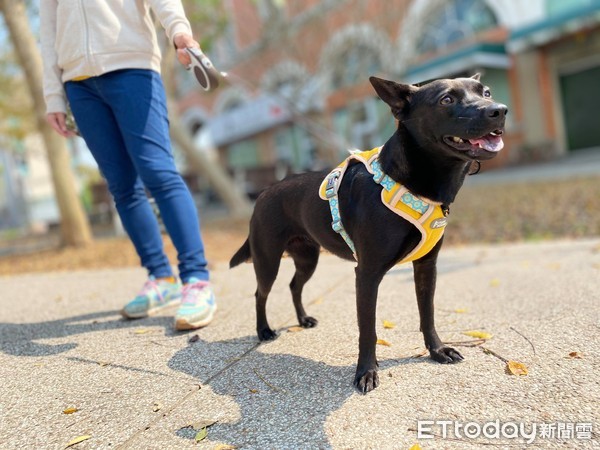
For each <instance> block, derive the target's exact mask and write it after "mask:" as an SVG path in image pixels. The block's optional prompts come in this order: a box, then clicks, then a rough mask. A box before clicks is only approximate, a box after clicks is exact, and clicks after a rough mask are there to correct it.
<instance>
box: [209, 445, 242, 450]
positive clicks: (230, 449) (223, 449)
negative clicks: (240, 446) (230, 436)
mask: <svg viewBox="0 0 600 450" xmlns="http://www.w3.org/2000/svg"><path fill="white" fill-rule="evenodd" d="M236 448H237V447H235V446H233V445H229V444H217V445H216V446H215V447H214V448H213V450H235V449H236Z"/></svg>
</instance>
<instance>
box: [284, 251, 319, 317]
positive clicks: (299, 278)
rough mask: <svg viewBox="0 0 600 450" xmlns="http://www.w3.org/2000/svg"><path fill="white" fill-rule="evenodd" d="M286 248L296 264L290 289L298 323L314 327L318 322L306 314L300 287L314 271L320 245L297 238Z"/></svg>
mask: <svg viewBox="0 0 600 450" xmlns="http://www.w3.org/2000/svg"><path fill="white" fill-rule="evenodd" d="M286 250H287V251H288V253H289V254H290V256H291V257H292V258H293V260H294V265H295V266H296V273H295V274H294V278H292V281H291V283H290V290H291V291H292V299H293V301H294V308H295V309H296V316H297V317H298V323H299V324H300V326H301V327H303V328H312V327H315V326H316V325H317V323H318V321H317V319H315V318H314V317H310V316H307V315H306V311H305V310H304V306H303V305H302V288H303V287H304V285H305V284H306V282H307V281H308V280H310V277H312V275H313V273H314V272H315V268H316V267H317V263H318V262H319V252H320V247H319V246H318V245H317V244H316V243H312V242H307V241H300V240H298V241H293V242H290V243H288V246H287V248H286Z"/></svg>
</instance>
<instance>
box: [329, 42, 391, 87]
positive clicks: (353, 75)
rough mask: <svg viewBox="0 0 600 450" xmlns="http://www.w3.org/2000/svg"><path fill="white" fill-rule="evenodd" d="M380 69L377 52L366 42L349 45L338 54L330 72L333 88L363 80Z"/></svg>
mask: <svg viewBox="0 0 600 450" xmlns="http://www.w3.org/2000/svg"><path fill="white" fill-rule="evenodd" d="M380 70H381V61H380V58H379V55H378V54H377V52H375V51H374V50H373V48H372V47H371V46H369V45H366V44H357V45H353V46H349V47H348V48H346V49H345V50H342V51H341V52H340V53H339V54H338V58H337V60H336V61H334V67H333V70H332V74H331V84H332V88H333V89H339V88H342V87H344V86H352V85H354V84H357V83H359V82H361V81H365V80H366V79H367V78H368V77H369V75H373V74H376V73H377V72H379V71H380Z"/></svg>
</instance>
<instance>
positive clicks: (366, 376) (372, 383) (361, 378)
mask: <svg viewBox="0 0 600 450" xmlns="http://www.w3.org/2000/svg"><path fill="white" fill-rule="evenodd" d="M354 386H355V387H356V389H358V392H361V393H363V394H366V393H367V392H370V391H372V390H373V389H375V388H376V387H377V386H379V375H377V369H370V370H366V371H365V370H360V369H356V376H355V377H354Z"/></svg>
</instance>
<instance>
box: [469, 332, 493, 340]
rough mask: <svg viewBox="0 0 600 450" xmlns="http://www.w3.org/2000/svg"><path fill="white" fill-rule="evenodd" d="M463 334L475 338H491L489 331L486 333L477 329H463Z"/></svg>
mask: <svg viewBox="0 0 600 450" xmlns="http://www.w3.org/2000/svg"><path fill="white" fill-rule="evenodd" d="M463 334H464V335H465V336H470V337H474V338H477V339H491V338H492V335H491V334H490V333H486V332H485V331H479V330H471V331H465V332H463Z"/></svg>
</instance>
